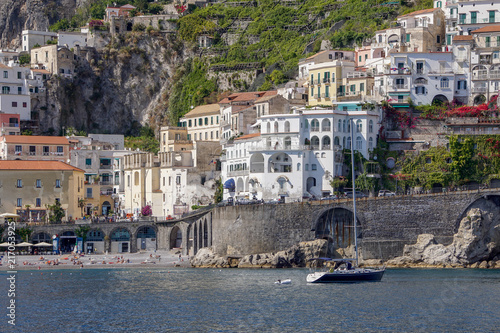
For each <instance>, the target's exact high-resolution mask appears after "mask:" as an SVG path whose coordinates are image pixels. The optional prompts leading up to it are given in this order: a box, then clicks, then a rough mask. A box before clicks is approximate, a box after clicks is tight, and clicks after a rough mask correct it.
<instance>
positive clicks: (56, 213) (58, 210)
mask: <svg viewBox="0 0 500 333" xmlns="http://www.w3.org/2000/svg"><path fill="white" fill-rule="evenodd" d="M48 208H49V210H50V213H51V214H50V217H49V221H50V222H51V223H57V222H61V221H62V219H63V217H64V216H65V215H66V213H65V211H64V209H63V208H62V207H61V202H60V201H59V200H55V202H54V204H53V205H49V206H48Z"/></svg>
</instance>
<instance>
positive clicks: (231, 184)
mask: <svg viewBox="0 0 500 333" xmlns="http://www.w3.org/2000/svg"><path fill="white" fill-rule="evenodd" d="M224 188H225V189H228V190H229V192H234V190H235V188H236V184H235V183H234V179H233V178H229V179H228V180H226V182H225V183H224Z"/></svg>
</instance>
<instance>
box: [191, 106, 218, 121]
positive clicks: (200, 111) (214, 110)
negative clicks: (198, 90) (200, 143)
mask: <svg viewBox="0 0 500 333" xmlns="http://www.w3.org/2000/svg"><path fill="white" fill-rule="evenodd" d="M219 112H220V106H219V104H207V105H200V106H197V107H195V108H194V109H192V110H191V111H189V112H188V113H186V114H185V115H184V116H183V117H182V118H193V117H199V116H205V115H211V114H219Z"/></svg>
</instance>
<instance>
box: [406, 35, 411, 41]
mask: <svg viewBox="0 0 500 333" xmlns="http://www.w3.org/2000/svg"><path fill="white" fill-rule="evenodd" d="M410 36H411V35H410V34H406V42H407V43H409V42H410Z"/></svg>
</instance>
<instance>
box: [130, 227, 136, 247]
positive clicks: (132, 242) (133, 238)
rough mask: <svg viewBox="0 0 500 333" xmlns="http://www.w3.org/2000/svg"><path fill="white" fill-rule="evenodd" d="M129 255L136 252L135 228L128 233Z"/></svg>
mask: <svg viewBox="0 0 500 333" xmlns="http://www.w3.org/2000/svg"><path fill="white" fill-rule="evenodd" d="M129 232H130V253H136V252H137V228H135V230H134V231H133V232H132V231H130V230H129Z"/></svg>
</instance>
